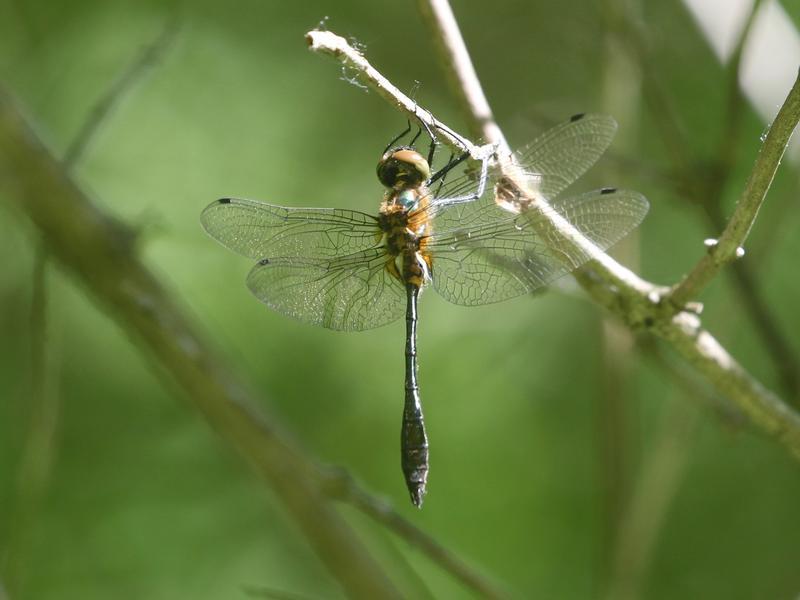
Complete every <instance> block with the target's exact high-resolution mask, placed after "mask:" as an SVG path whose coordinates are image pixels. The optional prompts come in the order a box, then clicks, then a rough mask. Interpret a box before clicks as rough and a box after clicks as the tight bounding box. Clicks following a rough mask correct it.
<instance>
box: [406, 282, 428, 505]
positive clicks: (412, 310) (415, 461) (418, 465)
mask: <svg viewBox="0 0 800 600" xmlns="http://www.w3.org/2000/svg"><path fill="white" fill-rule="evenodd" d="M419 290H420V288H419V286H416V285H414V284H413V283H407V284H406V293H407V298H408V305H407V309H406V385H405V392H406V393H405V403H404V405H403V428H402V430H401V432H400V456H401V459H400V464H401V466H402V468H403V476H404V477H405V480H406V487H408V492H409V494H410V495H411V501H412V502H413V503H414V506H417V507H420V506H422V499H423V497H424V495H425V487H426V485H427V482H428V434H427V433H426V432H425V420H424V417H423V415H422V401H421V399H420V396H419V384H418V383H417V300H418V299H419Z"/></svg>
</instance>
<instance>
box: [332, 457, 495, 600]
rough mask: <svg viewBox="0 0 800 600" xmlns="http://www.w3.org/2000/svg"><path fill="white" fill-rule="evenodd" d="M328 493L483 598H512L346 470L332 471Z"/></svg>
mask: <svg viewBox="0 0 800 600" xmlns="http://www.w3.org/2000/svg"><path fill="white" fill-rule="evenodd" d="M326 492H327V493H328V494H329V495H330V496H331V497H332V498H336V499H337V500H340V501H342V502H346V503H347V504H349V505H351V506H353V507H355V508H357V509H358V510H359V511H361V512H362V513H364V514H365V515H367V516H369V517H370V518H371V519H373V520H374V521H376V522H378V523H381V524H383V525H385V526H386V527H387V528H388V529H390V530H391V531H393V532H394V533H395V534H396V535H397V536H398V537H400V538H402V539H404V540H405V541H406V542H408V543H409V544H410V545H412V546H415V547H417V548H419V549H420V550H421V551H422V552H424V553H425V555H426V556H428V558H430V559H431V560H433V561H434V562H435V563H437V564H438V565H439V566H440V567H442V568H443V569H444V570H445V571H447V572H449V573H450V574H452V575H454V576H455V577H456V578H457V579H459V580H460V581H461V582H462V583H464V584H465V585H466V586H467V587H468V588H470V589H472V590H475V591H476V592H478V593H479V594H481V596H483V597H485V598H506V597H508V594H507V593H506V592H505V591H503V590H501V589H500V588H498V587H497V586H496V585H495V584H494V583H492V582H491V581H489V580H488V579H486V578H485V577H483V576H482V575H481V574H479V573H478V572H477V571H475V570H474V569H473V568H472V567H470V566H468V565H467V564H466V563H464V562H463V561H462V560H461V559H460V558H458V557H457V556H456V555H455V554H453V553H452V552H450V551H449V550H448V549H447V548H445V547H444V546H442V545H441V544H440V543H439V542H437V541H436V540H435V539H434V538H432V537H431V536H430V535H428V534H427V533H425V532H424V531H422V530H421V529H419V528H418V527H416V526H415V525H414V524H413V523H411V522H410V521H408V520H407V519H405V518H403V517H402V516H401V515H400V514H399V513H398V512H397V511H395V510H394V509H393V508H392V506H391V505H389V504H387V503H386V502H384V501H382V500H379V499H378V498H376V497H374V496H372V495H370V494H368V493H366V492H365V491H364V490H363V489H362V488H360V487H359V486H358V485H357V484H356V482H355V481H354V480H353V478H352V477H351V476H350V475H349V474H348V473H347V472H346V471H344V470H341V469H332V470H330V472H329V478H328V483H327V486H326Z"/></svg>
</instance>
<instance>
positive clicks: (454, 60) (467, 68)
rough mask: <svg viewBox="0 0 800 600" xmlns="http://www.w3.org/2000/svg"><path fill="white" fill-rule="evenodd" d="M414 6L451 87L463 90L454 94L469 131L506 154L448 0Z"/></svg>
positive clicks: (507, 152)
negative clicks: (467, 123)
mask: <svg viewBox="0 0 800 600" xmlns="http://www.w3.org/2000/svg"><path fill="white" fill-rule="evenodd" d="M417 6H418V8H419V10H420V12H421V13H422V19H423V21H424V22H425V23H426V24H427V25H428V29H429V30H430V32H431V34H432V36H433V40H434V44H435V45H436V47H437V49H438V50H439V56H440V58H441V61H442V63H443V67H444V68H443V70H444V72H445V73H446V74H447V75H448V78H449V80H450V84H451V87H452V88H453V89H457V90H463V92H464V93H461V94H456V98H457V101H458V102H460V103H461V106H462V109H463V111H464V115H465V116H466V117H467V120H468V122H469V123H470V131H471V133H472V135H473V136H474V137H476V138H479V139H484V140H486V141H487V142H488V143H490V144H494V145H495V146H496V147H497V151H498V152H499V153H501V154H503V155H507V154H510V153H511V149H510V148H509V146H508V142H507V141H506V139H505V136H504V135H503V132H502V131H501V130H500V128H499V127H498V126H497V124H496V123H495V121H494V117H493V116H492V109H491V107H490V106H489V101H488V100H487V99H486V94H484V93H483V88H482V87H481V84H480V80H479V79H478V75H477V73H476V72H475V67H473V66H472V61H471V60H470V59H469V52H468V51H467V46H466V44H465V43H464V38H463V37H462V35H461V29H460V28H459V27H458V23H456V18H455V15H453V10H452V9H451V8H450V3H449V2H447V1H446V0H430V1H427V0H419V1H418V2H417Z"/></svg>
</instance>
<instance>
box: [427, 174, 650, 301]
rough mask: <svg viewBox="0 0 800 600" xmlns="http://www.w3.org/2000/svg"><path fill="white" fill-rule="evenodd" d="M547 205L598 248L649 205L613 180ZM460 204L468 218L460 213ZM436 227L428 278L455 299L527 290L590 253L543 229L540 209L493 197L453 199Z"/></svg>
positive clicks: (619, 234) (510, 295)
mask: <svg viewBox="0 0 800 600" xmlns="http://www.w3.org/2000/svg"><path fill="white" fill-rule="evenodd" d="M550 206H551V208H550V210H552V211H554V213H557V214H558V215H560V216H561V217H563V218H565V219H566V220H567V221H569V222H570V223H571V224H572V225H573V226H574V227H575V228H576V229H577V230H578V231H579V232H580V233H581V234H582V235H583V236H584V237H586V238H587V239H588V240H590V241H591V242H593V244H594V246H595V247H596V248H597V249H598V250H601V251H602V250H606V249H607V248H608V247H610V246H611V245H613V244H614V243H616V242H617V241H619V240H620V239H622V238H623V237H624V236H625V235H627V234H628V233H629V232H630V231H631V230H632V229H634V228H635V227H636V226H637V225H639V223H641V221H642V219H643V218H644V215H645V214H646V213H647V210H648V208H649V205H648V203H647V200H646V199H645V197H644V196H642V195H641V194H640V193H638V192H634V191H629V190H615V189H611V188H606V189H603V190H595V191H593V192H588V193H586V194H582V195H580V196H573V197H569V198H564V199H561V200H556V201H555V202H553V203H551V205H550ZM467 207H469V208H468V210H465V208H467ZM464 212H467V217H468V218H466V219H465V220H462V218H461V213H464ZM453 223H455V224H456V226H454V227H453V228H450V229H447V228H443V225H444V226H446V225H448V224H453ZM434 227H435V229H434V233H433V234H432V235H431V236H430V237H429V238H427V240H426V245H425V250H426V251H427V252H430V254H431V256H432V259H433V261H432V262H433V270H432V278H433V285H434V287H435V288H436V291H438V292H439V294H441V295H442V296H443V297H444V298H445V299H446V300H448V301H450V302H453V303H455V304H463V305H468V306H472V305H477V304H490V303H492V302H500V301H502V300H507V299H509V298H513V297H515V296H519V295H522V294H525V293H528V292H532V291H534V290H536V289H538V288H540V287H542V286H544V285H547V284H549V283H551V282H552V281H554V280H556V279H558V278H559V277H561V276H563V275H565V274H567V273H569V272H570V271H573V270H574V269H576V268H578V267H579V266H581V265H582V264H584V263H586V262H587V261H589V260H590V259H591V258H593V253H592V252H590V251H587V249H581V248H579V247H576V246H575V245H569V246H568V247H566V246H565V245H564V244H561V246H559V244H558V241H557V240H558V239H559V237H558V235H556V234H555V233H553V235H552V237H551V236H550V235H548V230H550V231H552V229H550V225H549V221H548V219H547V217H546V215H542V214H539V213H533V212H528V213H523V214H520V215H512V214H511V213H508V212H506V211H504V210H503V209H501V208H499V207H497V206H495V205H494V204H493V203H492V204H486V203H481V204H480V205H479V206H477V207H470V205H465V206H461V205H457V206H454V207H451V208H450V209H448V210H447V211H446V212H445V213H443V214H442V215H440V217H439V218H437V220H436V222H435V224H434Z"/></svg>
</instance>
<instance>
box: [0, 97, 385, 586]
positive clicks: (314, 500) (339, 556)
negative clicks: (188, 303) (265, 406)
mask: <svg viewBox="0 0 800 600" xmlns="http://www.w3.org/2000/svg"><path fill="white" fill-rule="evenodd" d="M0 197H3V198H7V199H8V200H9V201H11V202H13V203H15V204H16V205H17V206H18V207H19V208H20V210H21V211H22V212H24V213H25V214H27V215H28V217H29V218H30V219H31V221H32V222H33V223H34V225H35V226H36V227H37V228H38V230H39V232H40V234H41V235H42V237H43V239H44V241H45V242H46V244H47V246H48V248H49V250H50V251H51V254H52V256H53V257H54V258H57V259H58V260H59V261H60V262H61V263H62V264H63V265H64V266H66V267H67V268H68V269H69V270H71V271H72V272H73V274H75V275H76V276H77V277H78V278H79V280H80V281H81V282H82V283H83V284H84V285H85V286H86V288H87V290H88V291H89V292H90V293H91V294H92V295H93V296H94V298H95V299H96V301H97V302H98V303H99V304H100V305H101V306H102V307H103V308H104V309H105V310H106V311H108V312H109V314H110V315H111V316H112V317H113V318H114V319H115V320H116V321H117V322H118V323H119V325H120V326H121V327H122V328H123V329H124V330H125V331H126V332H128V333H129V334H130V335H131V336H132V337H133V338H134V339H136V340H137V341H138V342H139V343H141V344H142V345H144V346H145V347H146V348H147V349H148V350H149V352H148V356H149V357H150V358H151V359H152V360H153V361H154V363H155V366H157V367H159V368H160V369H162V370H164V371H166V372H167V373H168V374H169V375H171V377H172V379H173V380H174V382H175V383H176V384H177V386H178V387H179V388H181V389H182V390H183V391H184V392H185V396H186V398H187V400H188V401H189V402H190V403H191V404H192V405H193V406H194V407H195V408H196V409H197V410H199V411H200V412H201V413H202V414H203V415H204V416H205V417H206V419H207V420H208V421H209V423H210V424H211V425H212V427H214V429H216V430H217V432H218V433H219V434H220V435H221V436H222V437H223V438H225V439H226V440H227V441H228V442H229V443H230V444H231V445H232V446H233V447H234V448H236V449H237V450H238V451H239V453H240V454H241V455H242V456H243V457H244V458H245V459H246V460H247V461H248V462H249V463H250V464H251V465H252V466H253V467H254V468H255V470H256V471H257V472H258V473H259V474H260V475H261V476H262V477H263V478H264V479H265V480H267V481H268V482H269V483H270V484H271V486H272V488H273V490H274V491H275V493H276V495H277V497H278V498H279V499H280V501H281V502H282V504H283V506H284V508H285V509H286V511H287V513H288V514H289V515H290V516H291V517H292V518H293V519H294V521H295V523H296V524H297V526H298V527H299V528H300V529H301V530H302V531H303V533H304V534H305V536H306V538H307V539H308V541H309V542H310V543H311V545H312V547H313V548H314V550H315V551H316V553H317V555H318V556H319V557H320V559H321V560H322V562H323V563H324V564H325V565H326V566H327V567H328V569H329V571H330V572H331V574H332V575H333V576H334V577H335V578H336V579H337V580H338V581H339V583H340V584H341V585H342V587H343V589H344V590H345V591H346V592H347V593H348V594H349V595H350V596H352V597H355V598H378V597H380V598H399V597H400V594H399V592H398V591H397V589H396V588H395V587H394V585H393V584H392V583H391V582H390V580H389V578H388V577H387V575H386V574H385V573H384V572H383V569H382V568H381V567H380V566H379V565H378V564H377V562H376V561H375V560H374V559H373V558H372V556H371V555H370V554H369V552H368V550H367V549H366V548H365V547H364V546H363V545H362V543H361V542H360V541H359V540H358V539H357V537H356V535H355V533H354V532H353V531H352V529H351V528H350V527H349V526H348V525H347V523H346V522H345V521H344V520H343V519H342V518H341V516H340V515H339V514H338V513H337V511H336V510H334V508H333V507H332V506H331V505H330V503H329V502H328V501H327V499H326V497H325V495H324V493H323V492H322V491H321V490H320V487H321V484H320V481H321V475H320V473H319V471H318V469H317V467H316V465H315V464H314V463H313V462H312V461H311V460H309V459H308V458H307V457H306V456H305V455H304V454H302V453H301V452H300V451H299V450H298V449H297V448H296V447H295V446H294V444H293V443H291V442H290V441H289V440H288V439H287V436H286V435H285V434H283V432H281V431H280V430H279V429H278V427H277V426H276V425H275V424H274V423H273V422H268V421H267V420H266V419H265V418H264V417H263V416H262V415H261V414H259V413H258V412H257V411H256V410H255V408H254V407H255V406H256V405H258V404H259V402H257V400H256V399H255V398H254V397H253V395H252V394H251V393H250V392H249V391H248V390H246V389H245V388H244V387H243V386H242V385H241V384H240V383H239V382H238V381H236V380H235V379H234V378H233V377H232V376H231V375H230V374H229V372H228V371H227V369H226V368H225V367H224V365H223V361H221V360H220V359H219V358H218V357H217V356H216V355H215V353H214V352H213V351H212V350H211V348H210V347H209V346H208V345H207V344H206V342H205V341H204V340H203V338H202V336H201V335H200V334H199V333H198V332H197V331H196V330H195V328H194V327H193V326H192V325H191V324H190V323H189V321H188V320H187V318H186V317H185V316H184V314H183V312H182V310H181V309H179V308H178V306H177V305H176V304H175V302H174V301H173V300H172V298H171V297H170V295H169V294H167V292H166V291H165V290H164V289H163V288H162V287H161V284H160V283H159V282H158V281H157V280H156V279H155V277H154V276H153V275H152V273H151V272H150V271H148V270H147V269H146V268H145V267H144V266H143V265H142V263H141V262H140V261H139V260H138V259H137V258H136V257H135V256H134V255H133V254H132V252H131V246H130V240H131V239H132V235H131V233H130V232H129V231H128V229H127V228H126V227H124V226H123V225H121V224H120V223H118V222H116V221H113V220H111V219H110V218H109V217H108V216H107V215H105V214H104V213H102V212H101V211H99V210H98V209H97V207H95V206H94V205H93V204H92V202H91V201H90V200H89V199H88V198H87V197H86V195H85V194H84V193H83V192H82V191H81V190H80V189H79V188H78V186H77V185H76V184H75V182H74V181H73V180H72V179H71V178H70V177H69V176H68V175H67V174H66V173H65V171H64V168H63V165H62V164H61V163H59V161H58V160H56V159H55V158H54V157H53V156H52V155H51V154H50V153H49V152H48V151H47V149H46V148H45V147H44V146H43V145H42V144H41V142H40V141H39V140H38V138H37V137H36V135H35V133H34V132H33V130H32V128H31V127H30V126H29V125H28V124H27V123H26V122H25V121H24V120H23V118H22V116H21V115H20V112H19V111H18V110H17V109H16V108H15V106H14V104H13V103H12V101H11V100H10V98H9V97H8V96H7V94H6V93H5V92H4V91H2V90H0Z"/></svg>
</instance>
